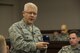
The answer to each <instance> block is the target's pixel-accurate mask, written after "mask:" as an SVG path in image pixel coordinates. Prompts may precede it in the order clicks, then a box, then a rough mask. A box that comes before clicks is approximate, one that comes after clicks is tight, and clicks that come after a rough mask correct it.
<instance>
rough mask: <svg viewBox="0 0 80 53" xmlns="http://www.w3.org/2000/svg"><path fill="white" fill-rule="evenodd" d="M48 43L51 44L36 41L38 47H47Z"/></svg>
mask: <svg viewBox="0 0 80 53" xmlns="http://www.w3.org/2000/svg"><path fill="white" fill-rule="evenodd" d="M48 44H49V43H48V42H38V43H36V47H37V48H39V49H41V48H47V45H48Z"/></svg>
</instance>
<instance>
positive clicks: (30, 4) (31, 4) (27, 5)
mask: <svg viewBox="0 0 80 53" xmlns="http://www.w3.org/2000/svg"><path fill="white" fill-rule="evenodd" d="M29 6H32V7H35V8H36V9H38V7H37V6H36V5H35V4H34V3H31V2H29V3H26V4H25V5H24V11H26V10H27V7H29Z"/></svg>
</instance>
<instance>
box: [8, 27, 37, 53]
mask: <svg viewBox="0 0 80 53" xmlns="http://www.w3.org/2000/svg"><path fill="white" fill-rule="evenodd" d="M9 35H10V36H9V38H10V39H11V41H12V45H13V46H14V48H15V49H16V50H21V51H24V52H30V51H36V45H35V42H30V41H25V40H24V37H23V36H22V34H21V31H20V29H19V28H18V27H16V26H12V27H10V28H9Z"/></svg>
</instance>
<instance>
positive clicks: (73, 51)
mask: <svg viewBox="0 0 80 53" xmlns="http://www.w3.org/2000/svg"><path fill="white" fill-rule="evenodd" d="M69 42H70V45H68V46H64V47H62V49H61V50H60V51H59V52H58V53H80V44H79V32H77V31H72V32H70V35H69Z"/></svg>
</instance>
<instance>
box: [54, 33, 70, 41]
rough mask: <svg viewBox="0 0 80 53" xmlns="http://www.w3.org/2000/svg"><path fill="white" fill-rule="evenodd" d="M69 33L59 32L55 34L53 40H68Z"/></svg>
mask: <svg viewBox="0 0 80 53" xmlns="http://www.w3.org/2000/svg"><path fill="white" fill-rule="evenodd" d="M68 40H69V35H68V34H59V35H55V36H53V41H68Z"/></svg>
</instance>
